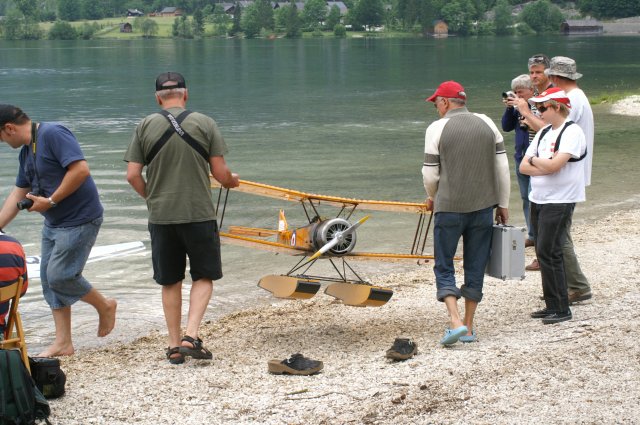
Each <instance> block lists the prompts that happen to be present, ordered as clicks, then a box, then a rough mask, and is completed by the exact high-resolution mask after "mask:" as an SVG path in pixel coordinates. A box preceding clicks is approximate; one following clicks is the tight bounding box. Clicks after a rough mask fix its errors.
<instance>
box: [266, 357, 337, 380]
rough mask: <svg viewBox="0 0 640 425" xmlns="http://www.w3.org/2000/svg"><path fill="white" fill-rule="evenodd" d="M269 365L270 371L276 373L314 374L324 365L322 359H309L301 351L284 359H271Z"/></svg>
mask: <svg viewBox="0 0 640 425" xmlns="http://www.w3.org/2000/svg"><path fill="white" fill-rule="evenodd" d="M268 366H269V373H273V374H274V375H313V374H314V373H318V372H320V371H321V370H322V368H323V367H324V365H323V364H322V362H321V361H319V360H313V359H309V358H307V357H305V356H303V355H302V354H300V353H296V354H294V355H292V356H291V357H289V358H288V359H284V360H280V359H275V360H269V363H268Z"/></svg>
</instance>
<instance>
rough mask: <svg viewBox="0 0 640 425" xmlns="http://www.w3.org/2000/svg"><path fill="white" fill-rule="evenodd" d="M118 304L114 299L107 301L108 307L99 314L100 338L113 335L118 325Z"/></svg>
mask: <svg viewBox="0 0 640 425" xmlns="http://www.w3.org/2000/svg"><path fill="white" fill-rule="evenodd" d="M117 307H118V302H117V301H116V300H114V299H113V298H108V299H107V307H106V308H105V309H104V310H103V311H102V312H99V316H100V321H99V323H98V336H99V337H103V336H107V335H109V334H110V333H111V331H112V330H113V328H114V326H115V325H116V308H117Z"/></svg>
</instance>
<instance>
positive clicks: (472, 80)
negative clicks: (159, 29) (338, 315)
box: [0, 37, 640, 353]
mask: <svg viewBox="0 0 640 425" xmlns="http://www.w3.org/2000/svg"><path fill="white" fill-rule="evenodd" d="M638 46H639V44H638V39H637V38H631V37H627V38H614V37H590V38H566V37H553V38H540V37H538V38H534V37H531V38H528V37H523V38H486V39H462V38H450V39H444V40H412V39H409V40H401V39H390V40H385V39H380V40H365V39H351V40H333V39H331V40H329V39H327V40H322V39H319V40H318V39H313V40H275V41H265V40H201V41H181V40H147V41H82V42H80V41H79V42H48V41H41V42H37V43H36V42H33V43H31V42H20V43H10V42H3V41H0V78H1V80H0V81H1V83H0V84H1V85H2V92H1V93H2V94H1V95H0V102H1V103H12V104H16V105H19V106H21V107H22V108H23V109H24V110H25V111H26V112H27V113H28V114H29V115H30V116H31V117H32V118H33V119H34V120H36V121H61V122H63V123H64V124H66V125H67V126H69V127H70V128H71V129H72V130H73V131H74V132H75V134H76V136H77V137H78V139H79V140H80V143H81V145H82V147H83V149H84V152H85V155H86V157H87V159H88V161H89V165H90V167H91V170H92V173H93V176H94V178H95V180H96V182H97V184H98V187H99V190H100V194H101V199H102V202H103V204H104V206H105V222H104V225H103V228H102V230H101V232H100V235H99V237H98V245H105V244H112V243H119V242H128V241H143V242H144V243H145V244H146V245H147V250H146V251H144V252H142V253H139V254H135V255H132V256H128V257H121V258H117V259H113V260H110V261H103V262H96V263H91V264H89V265H87V268H86V270H85V274H86V276H87V277H88V278H89V279H90V281H91V282H93V283H94V284H95V286H96V287H97V288H99V289H100V290H102V291H103V292H104V293H105V294H106V295H108V296H112V297H115V298H117V299H118V301H119V303H120V307H119V309H120V310H119V312H120V314H119V318H118V326H117V328H116V330H115V331H114V334H113V336H110V337H108V338H106V339H104V340H102V341H100V342H98V340H97V338H95V337H94V336H93V335H95V331H96V329H95V328H96V326H97V320H96V319H97V318H96V317H95V313H94V311H93V310H92V309H91V308H89V307H87V306H86V305H82V303H78V304H77V305H76V306H75V307H74V310H73V312H74V318H73V321H74V337H75V341H76V345H77V347H79V348H82V347H89V346H95V345H98V344H106V343H109V342H110V341H113V340H127V339H130V338H132V337H135V336H137V335H140V334H145V333H147V332H148V331H149V330H150V329H154V328H158V329H164V327H163V326H164V325H163V324H164V322H163V316H162V309H161V303H160V291H159V288H158V287H157V286H156V285H155V284H154V283H153V280H152V274H151V261H150V251H149V249H148V246H149V244H148V233H147V228H146V224H147V211H146V207H145V205H144V203H143V202H142V200H141V199H140V198H139V197H138V196H137V195H136V194H135V193H134V191H133V190H132V189H131V188H130V187H129V186H128V184H127V183H126V181H125V178H124V173H125V163H124V162H123V161H122V157H123V155H124V151H125V149H126V147H127V145H128V143H129V141H130V138H131V134H132V131H133V129H134V128H135V125H136V124H137V122H138V121H139V120H140V119H141V118H143V117H144V116H146V115H147V114H149V113H151V112H154V111H156V109H157V107H156V105H155V103H154V97H153V90H154V86H153V84H154V78H155V76H156V75H157V74H158V73H160V72H162V71H167V70H175V71H180V72H182V73H183V74H184V75H185V77H186V79H187V84H188V87H189V89H190V92H189V94H190V101H189V108H190V109H193V110H197V111H201V112H204V113H207V114H209V115H211V116H213V117H215V119H216V120H217V121H218V123H219V125H220V127H221V129H222V132H223V134H224V136H225V138H226V141H227V143H228V145H229V148H230V153H229V155H228V157H227V161H228V163H229V164H230V166H231V168H232V169H233V170H234V171H235V172H238V173H239V174H240V175H241V177H242V178H245V179H248V180H256V181H261V182H265V183H270V184H275V185H281V186H286V187H292V188H296V189H300V190H304V191H309V192H316V193H326V194H333V195H341V196H349V197H357V198H369V199H384V200H402V201H421V200H423V198H424V189H423V188H422V182H421V175H420V168H421V162H422V158H423V153H422V152H423V143H424V130H425V128H426V126H427V125H428V124H429V123H430V122H431V121H433V120H434V119H436V118H437V116H436V111H435V109H434V108H433V106H432V105H431V104H430V103H425V102H424V99H425V98H426V97H427V96H428V95H430V94H431V93H432V92H433V91H434V89H435V88H436V87H437V85H438V84H439V83H440V82H442V81H444V80H448V79H455V80H457V81H460V82H461V83H462V84H463V85H464V86H465V88H466V91H467V94H468V96H469V99H470V101H469V107H470V109H471V110H473V111H478V112H483V113H486V114H488V115H489V116H490V117H492V118H493V119H494V120H495V121H496V122H497V123H499V120H500V117H501V115H502V112H503V107H502V104H501V102H500V93H501V92H502V91H505V90H506V89H508V88H509V84H510V81H511V79H512V78H513V77H515V76H516V75H518V74H521V73H526V72H527V69H526V61H527V58H528V57H529V56H531V55H532V54H534V53H539V52H544V53H546V54H548V55H550V56H555V55H564V56H570V57H573V58H575V59H576V60H577V63H578V64H579V71H580V72H582V73H583V74H584V75H585V77H583V79H582V80H580V84H581V87H582V88H583V89H584V90H585V92H586V93H587V94H588V95H590V96H597V95H603V94H607V93H610V92H616V91H617V92H619V91H622V90H625V91H626V90H634V91H636V92H637V90H638V88H639V87H640V78H639V77H638V75H640V73H639V72H638V71H639V69H640V64H639V63H638V62H637V58H638V57H639V53H640V48H639V47H638ZM594 111H595V114H596V148H595V162H594V170H593V173H594V176H593V182H594V183H593V185H592V186H591V187H590V188H589V189H588V192H587V196H588V199H589V200H588V202H587V203H585V204H583V205H580V206H579V207H578V209H577V211H576V220H577V221H591V220H593V219H595V218H598V217H601V216H603V215H605V214H607V213H609V212H610V211H611V210H612V209H620V208H635V207H637V206H638V203H639V202H640V196H639V195H638V191H637V189H636V186H635V185H634V183H635V181H637V178H638V176H639V173H638V171H637V169H636V168H635V166H634V161H630V160H629V158H635V157H638V154H640V145H639V144H638V136H639V135H640V123H639V121H640V120H638V119H637V118H630V117H619V116H612V115H610V114H608V112H607V107H606V105H603V106H596V107H595V108H594ZM505 137H506V140H507V141H512V140H513V136H512V135H511V134H507V135H506V136H505ZM509 147H510V148H512V147H511V145H509ZM16 157H17V151H13V150H11V149H10V148H8V147H7V146H6V145H2V147H0V159H1V160H2V163H3V164H4V166H3V167H2V169H1V170H0V183H1V184H0V195H2V197H3V198H4V197H5V196H6V195H7V193H8V192H9V191H10V189H11V187H12V186H13V184H14V179H15V173H16V170H17V160H16ZM512 189H513V190H512V198H511V199H512V203H511V209H512V212H511V217H512V222H513V223H515V224H522V223H523V221H524V220H523V218H522V214H521V212H520V211H521V209H520V205H519V195H518V193H517V183H516V181H515V179H512ZM280 207H285V208H286V211H287V216H288V218H289V222H290V223H292V224H298V223H299V224H303V222H304V220H303V216H302V214H301V212H300V211H298V208H297V207H295V206H294V205H283V204H278V203H277V202H271V201H268V200H264V199H261V198H256V197H251V196H241V195H237V196H235V197H233V198H232V200H231V204H230V206H229V209H228V212H227V216H226V217H225V224H243V225H251V226H267V227H273V226H275V223H276V219H277V210H278V208H280ZM329 213H330V211H327V214H329ZM414 219H415V217H405V216H403V215H398V216H394V215H389V214H387V215H385V214H380V213H377V214H375V215H374V217H373V219H372V220H370V221H368V222H367V223H366V224H365V225H363V226H362V227H361V228H360V229H359V236H360V237H359V240H358V244H359V246H358V249H370V250H373V249H375V250H386V251H397V250H403V249H405V250H406V249H408V245H410V243H411V238H412V235H413V229H412V226H413V220H414ZM41 223H42V219H41V217H40V216H39V215H36V214H28V213H21V214H20V215H19V217H18V218H16V220H14V222H13V223H12V224H11V225H10V226H8V228H7V229H6V230H7V231H8V232H9V233H10V234H12V235H14V236H16V237H17V238H18V239H20V240H21V241H22V242H23V243H24V245H25V249H26V251H27V253H28V254H32V255H34V254H38V253H39V252H40V248H39V234H40V229H41ZM223 262H224V271H225V277H224V278H223V279H222V280H221V281H220V282H219V283H218V284H216V285H215V289H214V297H213V299H212V301H211V303H210V311H209V313H208V316H207V319H215V318H217V317H220V316H221V315H223V314H226V313H229V312H231V311H234V310H237V309H239V308H242V307H246V306H250V305H256V304H258V303H271V302H274V300H273V299H272V298H271V297H270V296H268V294H267V293H266V292H264V291H262V290H260V289H258V288H257V287H256V282H257V280H258V278H259V277H260V276H262V275H263V274H268V273H281V272H285V271H286V270H288V267H290V266H291V265H292V264H293V263H292V259H291V258H289V257H286V256H282V255H280V256H275V255H273V254H271V253H264V252H257V251H253V250H248V249H246V248H241V247H234V246H225V247H224V250H223ZM357 267H358V270H360V271H362V272H363V274H364V275H365V277H367V278H369V279H375V276H376V274H378V273H383V272H389V271H395V270H400V269H401V268H399V267H398V266H397V265H378V264H376V265H360V264H357ZM425 273H431V271H430V268H425ZM185 309H186V306H185ZM23 311H24V312H23V317H24V322H25V326H26V328H27V329H28V333H29V342H30V350H31V351H32V352H34V353H35V352H37V351H38V350H39V349H40V348H42V347H43V346H45V345H46V344H48V343H49V342H50V341H51V338H52V334H53V324H52V323H51V316H50V311H49V310H48V308H47V306H46V304H45V303H44V301H43V299H42V295H41V291H40V289H39V287H38V282H37V281H34V283H33V286H32V288H31V289H30V291H29V293H28V294H27V296H26V297H25V301H24V303H23Z"/></svg>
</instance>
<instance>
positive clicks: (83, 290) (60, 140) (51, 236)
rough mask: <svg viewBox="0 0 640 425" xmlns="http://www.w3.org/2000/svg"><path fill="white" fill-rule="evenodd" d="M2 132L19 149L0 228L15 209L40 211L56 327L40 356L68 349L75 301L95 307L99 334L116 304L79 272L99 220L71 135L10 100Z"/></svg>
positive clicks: (45, 288) (0, 112) (1, 112)
mask: <svg viewBox="0 0 640 425" xmlns="http://www.w3.org/2000/svg"><path fill="white" fill-rule="evenodd" d="M0 139H1V140H2V141H4V142H5V143H7V144H8V145H9V146H11V147H12V148H13V149H18V148H20V154H19V160H20V167H19V169H18V176H17V178H16V185H15V187H14V189H13V190H12V191H11V193H10V194H9V196H8V197H7V200H6V201H5V203H4V205H3V206H2V210H0V227H5V226H6V225H7V224H9V223H10V222H11V220H13V219H14V218H15V217H16V215H17V214H18V212H19V211H20V209H26V210H28V211H29V212H39V213H40V214H42V215H43V216H44V227H43V229H42V252H41V257H42V260H41V264H40V280H41V283H42V292H43V295H44V299H45V300H46V301H47V304H49V307H51V312H52V315H53V321H54V324H55V329H56V337H55V340H54V342H53V343H52V344H51V345H50V346H49V347H48V348H46V349H45V350H44V351H43V352H42V353H40V356H41V357H53V356H65V355H71V354H73V353H74V348H73V341H72V338H71V305H73V304H74V303H76V302H77V301H78V300H82V301H84V302H86V303H89V304H91V305H92V306H93V307H94V308H95V309H96V310H97V312H98V315H99V324H98V336H99V337H103V336H106V335H108V334H109V333H110V332H111V330H112V329H113V327H114V326H115V320H116V307H117V303H116V301H115V300H114V299H108V298H105V297H104V296H103V295H102V294H100V293H99V292H98V291H97V290H96V289H95V288H93V287H92V286H91V284H90V283H89V282H88V281H87V280H86V279H85V278H84V277H83V276H82V270H83V269H84V266H85V264H86V262H87V258H88V257H89V252H90V251H91V248H92V247H93V244H94V243H95V241H96V237H97V235H98V231H99V230H100V225H101V224H102V212H103V208H102V204H101V203H100V199H99V197H98V189H97V188H96V185H95V183H94V181H93V179H92V178H91V175H90V172H89V166H88V165H87V161H86V160H85V158H84V155H83V154H82V150H81V149H80V144H79V143H78V141H77V140H76V138H75V136H74V135H73V134H72V133H71V131H69V129H67V128H66V127H64V126H62V125H61V124H58V123H48V122H42V123H36V122H34V121H32V120H31V119H30V118H29V117H28V116H27V114H26V113H24V112H23V111H22V110H21V109H20V108H18V107H16V106H13V105H0Z"/></svg>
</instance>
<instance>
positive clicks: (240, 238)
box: [220, 229, 434, 261]
mask: <svg viewBox="0 0 640 425" xmlns="http://www.w3.org/2000/svg"><path fill="white" fill-rule="evenodd" d="M258 230H266V229H258ZM247 234H248V232H247V233H244V234H235V233H229V232H220V236H221V237H222V238H223V239H224V241H225V242H227V243H231V244H234V245H239V246H245V247H251V248H258V249H262V250H266V251H271V252H280V253H284V254H289V255H311V254H313V253H312V252H311V251H304V250H301V249H297V248H294V247H292V246H290V245H287V244H283V243H279V242H273V241H269V240H265V239H257V238H255V237H252V236H253V235H252V236H247ZM254 235H255V236H267V235H257V234H254ZM345 257H347V258H349V259H350V260H373V261H421V260H422V261H427V260H433V258H434V257H433V255H415V254H399V253H386V252H351V253H349V254H347V255H345Z"/></svg>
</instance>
